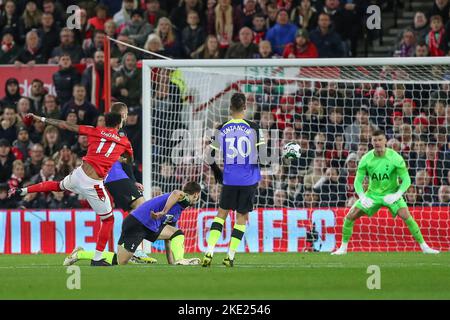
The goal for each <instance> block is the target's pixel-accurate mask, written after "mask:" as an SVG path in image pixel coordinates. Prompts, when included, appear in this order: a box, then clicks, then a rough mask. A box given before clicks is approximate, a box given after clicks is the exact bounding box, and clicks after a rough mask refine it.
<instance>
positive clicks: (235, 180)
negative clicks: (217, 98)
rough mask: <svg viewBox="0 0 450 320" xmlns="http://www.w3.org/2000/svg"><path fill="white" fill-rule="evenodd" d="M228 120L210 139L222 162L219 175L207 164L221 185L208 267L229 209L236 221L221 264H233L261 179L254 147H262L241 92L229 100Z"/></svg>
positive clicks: (260, 136)
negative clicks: (234, 215)
mask: <svg viewBox="0 0 450 320" xmlns="http://www.w3.org/2000/svg"><path fill="white" fill-rule="evenodd" d="M230 111H231V117H232V119H231V120H230V121H228V122H225V123H224V124H222V125H220V126H219V127H218V136H217V137H212V138H211V140H212V141H211V144H210V146H211V148H212V149H213V154H212V156H213V157H214V155H215V154H214V153H215V152H214V150H217V151H219V150H220V151H221V152H222V154H223V159H224V169H223V173H222V172H221V170H220V168H219V167H218V166H217V164H216V162H215V161H214V162H213V163H212V165H211V167H212V169H213V172H214V176H215V177H216V179H217V180H218V182H220V183H222V184H223V189H222V192H221V194H220V202H219V212H218V213H217V216H216V217H215V218H214V221H213V223H212V224H211V229H210V231H209V237H208V251H207V252H206V254H205V256H204V258H203V261H202V265H203V266H204V267H207V266H210V265H211V261H212V258H213V254H214V247H215V246H216V243H217V241H218V240H219V238H220V235H221V234H222V229H223V224H224V222H225V219H226V218H227V216H228V213H229V212H230V210H233V211H236V222H235V224H234V227H233V231H232V232H231V241H230V247H229V250H228V255H227V257H226V258H225V259H224V260H223V262H222V263H223V264H224V265H225V266H227V267H232V266H233V265H234V255H235V253H236V250H237V248H238V246H239V243H240V242H241V240H242V237H243V236H244V233H245V223H246V221H247V214H248V213H249V212H250V211H252V210H253V203H254V199H255V193H256V188H257V186H258V182H259V180H260V179H261V173H260V168H259V164H258V146H259V145H262V144H264V137H263V136H262V134H261V132H260V129H259V126H258V125H257V124H256V123H254V122H251V121H248V120H245V119H244V116H245V111H246V100H245V95H244V94H242V93H235V94H233V96H232V97H231V103H230Z"/></svg>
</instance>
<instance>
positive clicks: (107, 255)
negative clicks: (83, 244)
mask: <svg viewBox="0 0 450 320" xmlns="http://www.w3.org/2000/svg"><path fill="white" fill-rule="evenodd" d="M94 255H95V251H84V250H80V251H78V252H77V258H78V260H92V259H94ZM102 259H105V261H106V262H108V263H109V264H111V265H116V264H117V255H116V254H115V253H114V252H109V251H104V252H102Z"/></svg>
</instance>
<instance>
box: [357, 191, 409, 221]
mask: <svg viewBox="0 0 450 320" xmlns="http://www.w3.org/2000/svg"><path fill="white" fill-rule="evenodd" d="M385 196H386V195H382V196H380V195H374V194H373V193H370V192H367V193H366V197H369V198H370V199H372V200H373V205H372V207H370V208H369V209H366V208H364V207H363V206H362V204H361V200H358V201H356V202H355V204H354V205H353V206H354V207H356V208H358V209H360V210H362V211H363V212H364V213H365V214H366V215H367V216H369V217H371V216H373V215H374V214H375V213H377V212H378V210H380V208H381V207H386V208H388V209H389V212H390V213H391V214H392V216H393V217H394V218H395V217H396V216H397V213H398V210H399V209H401V208H408V205H407V204H406V202H405V199H403V197H401V198H400V199H398V200H397V201H396V202H394V203H393V204H387V203H386V202H384V201H383V198H384V197H385Z"/></svg>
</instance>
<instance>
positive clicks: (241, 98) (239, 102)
mask: <svg viewBox="0 0 450 320" xmlns="http://www.w3.org/2000/svg"><path fill="white" fill-rule="evenodd" d="M245 102H246V99H245V95H244V94H243V93H240V92H236V93H234V94H233V95H232V96H231V100H230V110H231V111H232V112H242V111H243V110H244V109H245Z"/></svg>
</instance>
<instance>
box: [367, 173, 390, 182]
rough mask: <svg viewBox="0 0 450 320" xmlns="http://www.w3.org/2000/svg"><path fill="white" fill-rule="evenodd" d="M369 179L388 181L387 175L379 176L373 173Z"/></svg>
mask: <svg viewBox="0 0 450 320" xmlns="http://www.w3.org/2000/svg"><path fill="white" fill-rule="evenodd" d="M371 178H372V180H377V181H383V180H389V175H388V174H387V173H383V175H381V173H379V174H376V173H373V174H372V177H371Z"/></svg>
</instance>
